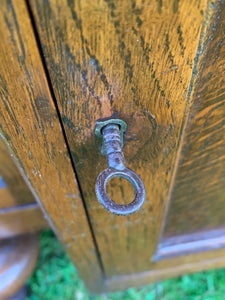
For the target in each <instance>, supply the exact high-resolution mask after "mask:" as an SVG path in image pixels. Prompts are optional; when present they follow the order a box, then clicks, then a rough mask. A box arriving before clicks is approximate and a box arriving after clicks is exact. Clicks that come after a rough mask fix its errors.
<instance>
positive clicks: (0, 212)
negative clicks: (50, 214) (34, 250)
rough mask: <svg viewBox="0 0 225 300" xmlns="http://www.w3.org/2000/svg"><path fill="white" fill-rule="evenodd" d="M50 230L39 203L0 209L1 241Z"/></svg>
mask: <svg viewBox="0 0 225 300" xmlns="http://www.w3.org/2000/svg"><path fill="white" fill-rule="evenodd" d="M46 228H49V224H48V222H47V221H46V220H45V218H44V216H43V212H42V211H41V209H40V207H39V205H38V204H37V203H33V204H27V205H23V206H22V205H21V206H17V207H10V208H5V209H0V239H5V238H12V237H14V236H17V235H22V234H25V233H35V232H36V231H40V230H42V229H46Z"/></svg>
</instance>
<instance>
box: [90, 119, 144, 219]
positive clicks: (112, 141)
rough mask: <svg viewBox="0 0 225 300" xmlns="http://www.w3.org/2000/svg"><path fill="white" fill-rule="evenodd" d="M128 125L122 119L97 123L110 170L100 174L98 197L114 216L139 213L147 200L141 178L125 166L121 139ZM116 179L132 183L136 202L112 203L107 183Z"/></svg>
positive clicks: (98, 134) (97, 189)
mask: <svg viewBox="0 0 225 300" xmlns="http://www.w3.org/2000/svg"><path fill="white" fill-rule="evenodd" d="M126 127H127V125H126V123H125V122H124V121H122V120H120V119H110V120H107V121H104V122H97V124H96V129H95V132H96V135H97V136H100V135H102V138H103V148H102V153H104V154H105V155H106V156H107V159H108V168H107V169H105V170H104V171H103V172H102V173H100V174H99V176H98V178H97V182H96V195H97V198H98V201H99V202H100V203H101V204H102V206H103V207H104V208H105V209H106V210H107V211H109V212H110V213H112V214H115V215H118V216H127V215H130V214H133V213H135V212H136V211H138V210H139V209H140V208H141V206H142V205H143V203H144V200H145V187H144V184H143V182H142V180H141V178H140V177H139V176H138V175H137V174H136V173H135V172H133V171H132V170H130V169H129V168H127V167H126V166H125V160H124V155H123V152H122V145H121V144H122V143H123V141H121V139H122V138H123V133H124V132H125V130H126ZM115 177H122V178H125V179H127V180H128V181H130V183H131V184H132V185H133V187H134V189H135V192H136V195H135V198H134V200H133V201H132V202H131V203H129V204H125V205H121V204H117V203H116V202H114V201H112V200H111V199H110V198H109V196H108V194H107V192H106V185H107V182H108V181H109V180H110V179H112V178H115Z"/></svg>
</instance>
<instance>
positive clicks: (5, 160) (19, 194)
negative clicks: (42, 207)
mask: <svg viewBox="0 0 225 300" xmlns="http://www.w3.org/2000/svg"><path fill="white" fill-rule="evenodd" d="M0 176H1V177H2V179H3V180H4V182H5V184H6V185H7V187H6V188H4V189H0V208H6V207H11V206H17V205H23V204H28V203H33V202H35V199H34V196H33V195H32V193H31V191H30V190H29V188H28V187H27V185H26V184H25V182H24V180H23V178H22V176H21V174H20V172H19V170H18V169H17V167H16V165H15V164H14V162H13V160H12V158H11V157H10V154H9V153H8V152H7V150H6V148H5V145H4V144H3V142H2V141H1V140H0Z"/></svg>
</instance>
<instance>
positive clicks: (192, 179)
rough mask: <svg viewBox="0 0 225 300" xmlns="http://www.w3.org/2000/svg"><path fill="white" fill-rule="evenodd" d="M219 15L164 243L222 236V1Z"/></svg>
mask: <svg viewBox="0 0 225 300" xmlns="http://www.w3.org/2000/svg"><path fill="white" fill-rule="evenodd" d="M215 9H216V12H215V15H214V17H213V19H212V24H211V29H210V31H209V32H208V38H207V40H206V43H205V52H204V57H203V59H202V61H201V67H200V71H199V73H198V78H197V80H196V84H195V86H194V93H193V99H192V106H191V108H190V112H189V116H188V121H187V125H186V128H185V130H184V136H183V144H182V148H181V156H180V160H179V163H178V169H177V173H176V177H175V182H174V188H173V191H172V195H171V203H170V206H169V210H168V215H167V220H166V223H165V228H164V233H163V237H164V238H169V237H170V238H171V237H176V236H178V235H181V236H182V235H184V237H183V238H182V239H183V240H184V239H185V235H188V236H189V239H193V237H192V236H191V234H192V233H197V232H207V231H209V230H211V232H214V233H215V235H218V233H217V229H222V228H225V77H224V73H225V26H224V24H225V4H224V1H218V3H217V5H216V7H215ZM205 235H206V234H205ZM188 236H187V238H188ZM199 238H200V237H199ZM162 242H163V240H162Z"/></svg>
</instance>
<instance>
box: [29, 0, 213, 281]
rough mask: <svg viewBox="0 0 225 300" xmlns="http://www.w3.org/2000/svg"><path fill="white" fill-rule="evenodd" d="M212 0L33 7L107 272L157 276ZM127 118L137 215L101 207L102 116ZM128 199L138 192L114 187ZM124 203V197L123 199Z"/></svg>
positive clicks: (88, 0)
mask: <svg viewBox="0 0 225 300" xmlns="http://www.w3.org/2000/svg"><path fill="white" fill-rule="evenodd" d="M206 2H207V1H204V0H203V1H149V0H143V1H127V0H123V1H114V0H107V1H103V0H99V1H97V0H95V1H93V0H86V1H80V0H78V1H72V0H71V1H67V2H66V1H56V0H52V1H42V0H38V1H36V0H35V1H34V0H31V1H30V3H31V7H32V11H33V14H34V17H35V23H36V24H37V29H38V33H39V36H40V43H41V45H42V49H43V52H44V58H45V59H46V62H47V66H48V69H49V72H50V78H51V82H52V85H53V89H54V92H55V95H56V99H57V103H58V106H59V110H60V113H61V118H62V121H63V124H64V126H65V130H66V134H67V138H68V141H69V145H70V149H71V152H72V155H73V160H74V163H75V167H76V171H77V174H78V178H79V181H80V184H81V188H82V192H83V195H84V197H85V201H86V203H87V206H88V210H89V213H90V216H91V222H92V224H93V228H94V232H95V235H96V239H97V243H98V246H99V249H100V252H101V256H102V259H103V263H104V266H105V269H106V274H107V275H108V276H109V277H110V276H114V275H117V274H126V273H132V272H140V271H144V270H148V269H149V267H150V265H151V256H152V254H153V252H154V250H155V247H156V244H157V240H158V234H159V230H160V225H161V217H162V211H163V205H164V202H165V199H166V196H167V193H168V188H169V183H170V180H171V174H172V170H173V164H174V161H175V158H176V153H177V146H178V142H179V133H180V130H181V125H182V119H183V114H184V109H185V105H186V100H187V96H188V89H189V84H190V80H191V75H192V70H193V66H194V58H195V55H196V51H197V45H198V41H199V36H200V31H201V27H202V22H203V15H204V14H205V15H207V16H208V13H209V12H208V10H206V7H207V4H206ZM111 116H115V117H117V118H121V119H123V120H125V121H126V122H127V124H128V130H127V133H126V136H125V144H126V145H125V149H124V153H125V158H126V162H127V165H128V166H129V167H130V168H131V169H132V170H134V171H136V172H137V174H138V175H140V177H141V178H142V180H143V181H144V184H145V187H146V201H145V204H144V206H143V208H142V209H141V210H140V211H139V212H138V213H136V214H135V215H132V216H129V217H116V216H112V215H110V214H109V213H108V212H106V211H104V209H103V208H102V207H101V206H100V205H99V204H98V202H97V200H96V196H95V182H96V178H97V175H98V174H99V173H100V172H101V171H102V170H103V169H104V168H105V167H106V158H105V157H103V156H101V154H100V151H99V148H100V145H98V144H97V143H96V139H95V136H94V127H95V122H96V120H97V119H99V118H105V117H111ZM110 189H111V190H112V192H111V193H112V194H113V197H114V199H116V198H117V199H120V200H119V201H118V202H120V203H121V202H123V201H124V202H127V199H129V200H131V199H130V196H131V194H130V193H129V192H130V187H129V185H123V186H120V188H118V189H117V190H115V189H113V186H111V187H110ZM121 197H122V199H121Z"/></svg>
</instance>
